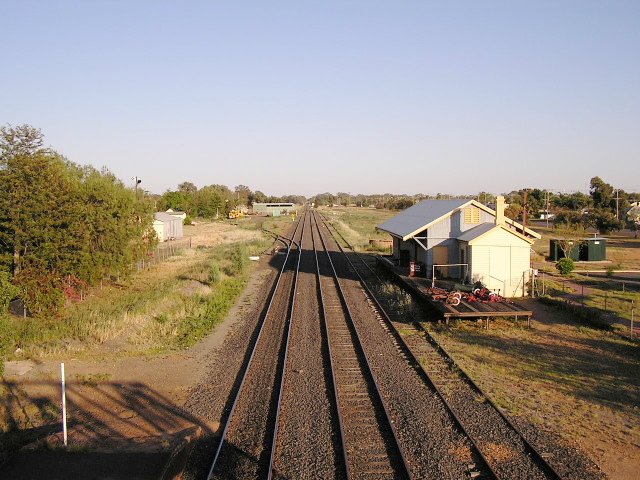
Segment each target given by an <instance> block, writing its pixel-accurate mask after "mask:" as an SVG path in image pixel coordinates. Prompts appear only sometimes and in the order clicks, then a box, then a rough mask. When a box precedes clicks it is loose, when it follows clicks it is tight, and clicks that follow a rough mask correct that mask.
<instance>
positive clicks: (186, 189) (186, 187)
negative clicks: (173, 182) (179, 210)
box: [178, 182, 198, 195]
mask: <svg viewBox="0 0 640 480" xmlns="http://www.w3.org/2000/svg"><path fill="white" fill-rule="evenodd" d="M178 191H179V192H181V193H184V194H187V195H192V194H194V193H196V192H197V191H198V187H196V186H195V185H194V184H193V183H191V182H182V183H181V184H180V185H178Z"/></svg>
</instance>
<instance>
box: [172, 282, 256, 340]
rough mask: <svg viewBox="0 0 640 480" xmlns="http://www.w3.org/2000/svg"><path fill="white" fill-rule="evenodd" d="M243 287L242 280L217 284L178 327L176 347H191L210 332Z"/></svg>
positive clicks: (222, 317) (244, 283)
mask: <svg viewBox="0 0 640 480" xmlns="http://www.w3.org/2000/svg"><path fill="white" fill-rule="evenodd" d="M245 285H246V280H245V279H244V278H229V279H227V280H225V281H223V282H220V283H219V284H217V285H216V288H215V290H214V291H213V292H212V293H211V295H210V296H208V297H206V298H205V297H201V298H200V299H199V301H198V302H196V304H195V305H194V307H193V309H194V314H193V315H190V316H189V317H188V318H186V319H184V321H182V322H181V323H180V325H179V327H178V335H177V343H178V346H179V347H181V348H188V347H191V346H192V345H194V344H195V343H197V342H198V341H199V340H200V339H202V338H204V336H205V335H207V334H208V333H209V332H211V329H212V328H213V327H214V326H215V325H217V324H218V323H220V322H221V321H222V320H223V319H224V317H225V315H226V314H227V312H228V311H229V309H230V308H231V306H232V305H233V304H234V303H235V301H236V298H237V297H238V295H240V293H241V292H242V290H243V289H244V287H245ZM202 306H203V307H204V308H202ZM196 312H197V313H196Z"/></svg>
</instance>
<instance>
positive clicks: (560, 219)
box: [553, 209, 585, 230]
mask: <svg viewBox="0 0 640 480" xmlns="http://www.w3.org/2000/svg"><path fill="white" fill-rule="evenodd" d="M553 225H554V226H555V227H556V228H559V229H562V230H577V229H580V228H583V227H584V225H585V217H584V216H583V215H582V213H580V212H579V211H576V210H567V209H562V210H559V211H558V212H557V213H556V216H555V217H554V218H553Z"/></svg>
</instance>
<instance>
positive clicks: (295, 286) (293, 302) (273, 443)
mask: <svg viewBox="0 0 640 480" xmlns="http://www.w3.org/2000/svg"><path fill="white" fill-rule="evenodd" d="M303 219H304V221H303V222H302V230H301V231H300V243H298V242H296V241H295V240H294V238H295V232H294V235H293V237H292V238H291V241H292V242H293V243H294V244H295V245H296V246H297V247H298V261H297V263H296V270H295V273H294V278H293V289H292V292H291V300H290V305H289V318H288V319H287V323H286V325H285V329H286V330H287V340H286V342H285V345H284V360H283V362H282V371H281V373H280V389H279V390H280V391H279V392H278V404H277V406H276V418H275V420H274V422H273V425H274V427H273V435H272V437H271V454H270V455H269V470H268V475H267V479H268V480H271V478H272V476H273V459H274V457H275V454H276V442H277V438H278V422H279V420H280V410H281V407H282V396H283V393H284V380H285V375H286V371H287V358H288V357H289V340H290V338H291V323H292V321H293V313H294V309H295V306H296V293H297V292H298V274H299V272H300V259H301V258H302V241H303V239H304V227H305V223H306V214H303V215H302V216H301V217H300V220H303Z"/></svg>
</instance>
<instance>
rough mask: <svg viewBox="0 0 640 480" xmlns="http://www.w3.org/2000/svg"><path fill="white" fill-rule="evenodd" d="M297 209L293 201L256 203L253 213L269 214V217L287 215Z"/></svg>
mask: <svg viewBox="0 0 640 480" xmlns="http://www.w3.org/2000/svg"><path fill="white" fill-rule="evenodd" d="M295 211H296V206H295V204H293V203H283V202H281V203H254V204H253V213H255V214H258V215H267V216H269V217H278V216H280V215H287V214H290V213H293V212H295Z"/></svg>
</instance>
